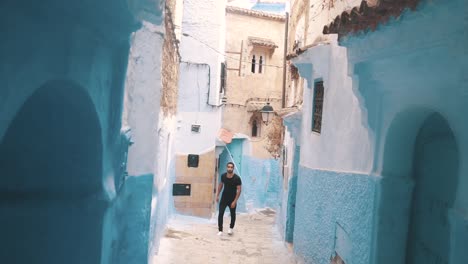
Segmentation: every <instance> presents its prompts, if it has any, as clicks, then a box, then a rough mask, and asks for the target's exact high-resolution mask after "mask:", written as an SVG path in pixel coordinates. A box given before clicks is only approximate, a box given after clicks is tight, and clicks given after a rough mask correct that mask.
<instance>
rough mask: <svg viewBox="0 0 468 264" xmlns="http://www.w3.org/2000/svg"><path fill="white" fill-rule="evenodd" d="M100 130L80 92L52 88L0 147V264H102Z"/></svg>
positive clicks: (60, 85) (72, 87)
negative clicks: (0, 169)
mask: <svg viewBox="0 0 468 264" xmlns="http://www.w3.org/2000/svg"><path fill="white" fill-rule="evenodd" d="M101 166H102V142H101V127H100V123H99V120H98V117H97V113H96V110H95V107H94V105H93V103H92V101H91V99H90V97H89V95H88V94H87V93H86V91H85V90H84V89H83V88H82V87H79V86H78V85H77V84H74V83H71V82H68V81H51V82H48V83H46V84H45V85H43V86H42V87H40V88H39V89H38V90H37V91H36V92H35V93H34V94H32V95H31V96H30V97H29V98H28V99H27V101H26V102H25V103H24V105H23V106H22V108H21V110H20V111H19V112H18V113H17V115H16V117H15V119H14V120H13V121H12V123H11V124H10V127H9V128H8V130H7V132H6V134H5V136H4V138H3V140H2V142H1V143H0V168H2V171H1V182H0V201H1V202H0V211H1V213H0V214H1V218H0V230H1V231H0V233H1V234H2V235H1V240H0V241H1V242H0V247H1V250H0V259H1V260H2V263H44V264H46V263H47V264H55V263H57V264H58V263H60V264H63V263H76V264H78V263H80V264H81V263H100V261H101V243H102V224H103V216H104V212H105V208H106V204H105V202H104V201H102V200H100V199H99V196H100V193H101V192H102V190H101V188H102V187H101V185H102V177H101V176H102V167H101Z"/></svg>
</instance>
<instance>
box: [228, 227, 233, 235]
mask: <svg viewBox="0 0 468 264" xmlns="http://www.w3.org/2000/svg"><path fill="white" fill-rule="evenodd" d="M232 234H234V231H233V230H232V228H229V230H228V235H230V236H232Z"/></svg>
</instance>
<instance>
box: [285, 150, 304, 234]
mask: <svg viewBox="0 0 468 264" xmlns="http://www.w3.org/2000/svg"><path fill="white" fill-rule="evenodd" d="M300 157H301V147H300V146H296V148H295V150H294V160H293V175H292V177H291V179H290V180H289V188H288V203H287V211H286V212H287V215H286V224H285V230H284V232H285V240H286V241H287V242H290V243H292V242H293V241H294V225H295V221H296V220H295V219H296V204H297V202H296V199H297V198H296V197H297V188H298V185H297V179H298V175H299V160H300ZM283 206H284V205H283Z"/></svg>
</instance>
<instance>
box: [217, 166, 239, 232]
mask: <svg viewBox="0 0 468 264" xmlns="http://www.w3.org/2000/svg"><path fill="white" fill-rule="evenodd" d="M241 186H242V181H241V178H240V177H239V176H238V175H237V174H235V173H234V163H232V162H228V164H227V172H226V173H224V174H223V175H221V181H220V182H219V184H218V191H217V193H216V202H219V194H220V193H221V190H223V195H222V196H221V202H219V213H218V231H219V232H218V236H221V235H222V234H223V217H224V211H225V210H226V207H229V211H231V223H230V225H229V231H228V234H229V235H232V234H233V228H234V225H235V223H236V207H237V200H238V199H239V196H240V194H241Z"/></svg>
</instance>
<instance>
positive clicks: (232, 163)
mask: <svg viewBox="0 0 468 264" xmlns="http://www.w3.org/2000/svg"><path fill="white" fill-rule="evenodd" d="M229 164H231V165H232V167H233V168H234V167H236V165H234V162H232V161H230V162H228V163H227V164H226V167H227V165H229Z"/></svg>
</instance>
